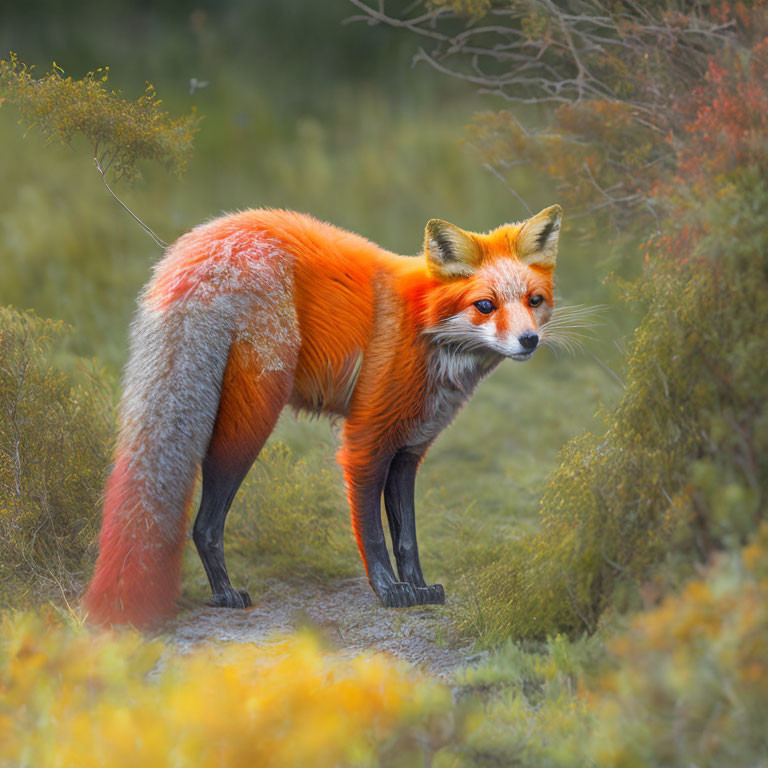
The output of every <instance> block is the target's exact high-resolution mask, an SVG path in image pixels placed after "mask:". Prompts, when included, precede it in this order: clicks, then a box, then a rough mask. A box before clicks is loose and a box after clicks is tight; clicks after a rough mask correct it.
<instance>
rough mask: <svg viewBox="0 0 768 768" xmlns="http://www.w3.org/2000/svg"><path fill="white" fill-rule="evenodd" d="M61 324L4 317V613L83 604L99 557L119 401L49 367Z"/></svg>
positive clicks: (0, 437) (0, 404)
mask: <svg viewBox="0 0 768 768" xmlns="http://www.w3.org/2000/svg"><path fill="white" fill-rule="evenodd" d="M63 333H64V328H63V326H62V325H61V323H56V322H54V321H51V320H42V319H40V318H37V317H35V316H34V315H32V314H20V313H18V312H15V311H14V310H12V309H8V308H0V605H3V606H8V605H11V606H20V605H26V604H30V603H34V602H37V601H40V600H46V601H47V600H49V599H54V600H57V599H59V600H60V599H62V598H63V599H64V600H71V599H72V598H74V597H76V596H77V594H78V593H79V592H80V590H81V589H82V587H83V585H84V581H85V578H86V577H87V575H88V573H89V571H90V567H91V560H92V557H93V555H94V554H95V553H94V551H93V542H94V538H95V535H96V533H97V532H98V522H99V513H98V501H99V495H100V493H101V489H102V483H103V481H104V476H105V472H106V469H107V466H108V463H109V449H110V441H111V435H112V402H111V392H110V389H109V387H108V386H105V384H104V381H103V380H102V378H101V375H100V374H98V373H92V375H91V376H90V377H87V378H84V380H83V381H81V382H79V383H78V382H76V381H75V379H74V378H73V377H71V376H70V375H68V374H66V373H64V372H63V371H62V370H60V369H59V368H56V367H54V366H52V365H51V364H50V362H49V357H48V356H49V354H50V350H51V346H52V345H53V344H54V342H55V341H57V340H58V339H59V338H60V337H61V336H62V335H63Z"/></svg>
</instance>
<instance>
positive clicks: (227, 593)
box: [206, 587, 253, 608]
mask: <svg viewBox="0 0 768 768" xmlns="http://www.w3.org/2000/svg"><path fill="white" fill-rule="evenodd" d="M206 605H210V606H212V607H213V608H250V607H251V606H252V605H253V603H252V602H251V596H250V595H249V594H248V593H247V592H246V591H245V590H244V589H233V588H232V587H228V588H227V589H226V590H224V591H223V592H214V594H213V595H212V597H211V599H210V600H209V601H208V602H207V603H206Z"/></svg>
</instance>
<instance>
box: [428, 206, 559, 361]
mask: <svg viewBox="0 0 768 768" xmlns="http://www.w3.org/2000/svg"><path fill="white" fill-rule="evenodd" d="M561 217H562V211H561V209H560V206H559V205H553V206H551V207H549V208H545V209H544V210H543V211H541V213H539V214H537V215H536V216H533V217H532V218H530V219H528V220H527V221H524V222H522V223H521V224H505V225H504V226H501V227H499V228H498V229H495V230H493V231H492V232H489V233H488V234H484V235H483V234H475V233H473V232H466V231H464V230H463V229H460V228H459V227H457V226H454V225H453V224H449V223H448V222H447V221H441V220H440V219H432V220H431V221H430V222H429V223H428V224H427V229H426V233H425V240H424V252H425V256H426V259H427V266H428V269H429V272H430V275H431V276H432V277H433V278H434V280H435V287H434V289H433V290H432V291H431V295H430V302H429V304H430V307H429V319H428V323H427V329H426V332H427V333H429V334H430V335H431V336H432V338H433V339H434V340H435V341H436V342H437V343H439V344H447V345H451V346H454V347H455V348H456V349H458V350H465V351H492V352H496V353H497V354H499V355H503V356H504V357H509V358H511V359H512V360H528V359H529V358H530V357H531V356H532V355H533V353H534V351H535V350H536V348H537V346H538V344H539V329H540V328H541V326H542V325H543V324H544V323H546V322H547V321H548V320H549V319H550V317H551V315H552V310H553V308H554V307H553V296H552V292H553V278H554V270H555V260H556V258H557V243H558V237H559V235H560V220H561Z"/></svg>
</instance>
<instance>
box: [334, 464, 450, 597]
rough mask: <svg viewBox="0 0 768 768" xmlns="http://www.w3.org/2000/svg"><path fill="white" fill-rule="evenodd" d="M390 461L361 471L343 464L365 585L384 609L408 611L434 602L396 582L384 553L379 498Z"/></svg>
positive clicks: (423, 592) (426, 594)
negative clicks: (366, 580) (368, 586)
mask: <svg viewBox="0 0 768 768" xmlns="http://www.w3.org/2000/svg"><path fill="white" fill-rule="evenodd" d="M390 461H391V457H388V458H387V460H386V461H385V462H381V461H378V462H377V463H376V466H375V467H374V468H373V469H371V468H370V466H368V467H366V468H365V469H364V470H362V469H360V470H358V469H357V465H356V464H355V463H351V464H350V463H346V465H345V475H346V480H347V488H348V493H349V501H350V506H351V508H352V527H353V528H354V531H355V538H356V539H357V545H358V547H359V549H360V555H361V556H362V558H363V563H364V565H365V571H366V574H367V575H368V583H369V584H370V585H371V589H372V590H373V591H374V592H375V593H376V595H377V597H378V598H379V600H380V601H381V604H382V605H383V606H384V607H386V608H407V607H409V606H413V605H427V604H429V603H433V602H436V600H435V595H434V594H433V592H432V591H431V590H430V589H429V587H420V586H416V585H414V584H410V583H408V582H407V581H398V580H397V578H396V577H395V572H394V570H392V563H391V562H390V559H389V553H388V552H387V545H386V541H385V539H384V529H383V528H382V526H381V494H382V491H383V490H384V485H385V482H386V479H387V474H388V470H389V465H390Z"/></svg>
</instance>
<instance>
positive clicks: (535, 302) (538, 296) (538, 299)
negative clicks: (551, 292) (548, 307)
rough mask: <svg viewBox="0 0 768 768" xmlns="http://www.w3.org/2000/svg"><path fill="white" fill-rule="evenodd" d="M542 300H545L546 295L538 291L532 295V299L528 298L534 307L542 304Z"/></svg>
mask: <svg viewBox="0 0 768 768" xmlns="http://www.w3.org/2000/svg"><path fill="white" fill-rule="evenodd" d="M542 301H544V297H543V296H542V295H541V294H540V293H537V294H535V295H534V296H531V298H530V299H528V303H529V304H530V305H531V306H532V307H538V306H539V304H541V302H542Z"/></svg>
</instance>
